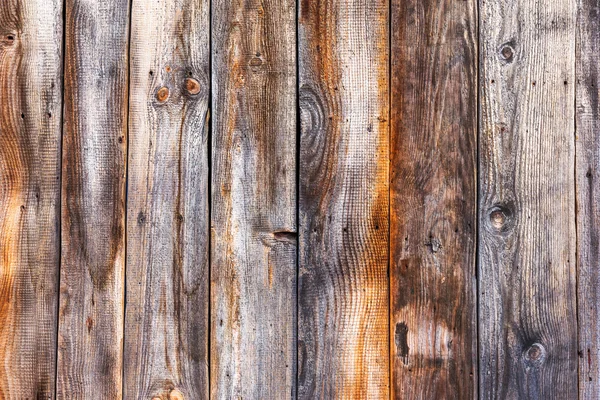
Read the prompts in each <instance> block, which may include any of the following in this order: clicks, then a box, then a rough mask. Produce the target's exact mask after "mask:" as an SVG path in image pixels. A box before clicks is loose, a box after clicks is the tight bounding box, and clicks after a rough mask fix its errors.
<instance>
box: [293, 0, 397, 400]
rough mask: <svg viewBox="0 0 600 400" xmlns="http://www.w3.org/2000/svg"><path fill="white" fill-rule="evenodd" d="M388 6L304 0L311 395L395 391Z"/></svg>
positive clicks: (302, 211)
mask: <svg viewBox="0 0 600 400" xmlns="http://www.w3.org/2000/svg"><path fill="white" fill-rule="evenodd" d="M388 9H389V4H388V2H387V1H386V0H374V1H371V0H369V1H367V0H358V1H346V0H323V1H309V0H303V1H301V2H300V10H299V21H298V23H299V43H298V46H299V85H300V86H299V87H300V89H299V90H300V92H299V98H300V117H301V137H300V163H299V164H300V170H299V174H300V201H299V215H300V219H299V222H300V249H299V268H300V277H299V289H298V303H299V309H298V313H299V326H298V336H299V338H298V357H299V366H298V368H299V371H298V392H299V393H298V394H299V397H300V398H302V399H313V398H353V399H358V398H370V399H378V398H387V397H388V396H389V343H388V338H389V335H388V329H389V298H388V245H389V241H388V221H389V214H388V212H389V209H388V202H389V190H388V189H389V186H388V166H389V163H388V155H389V154H388V153H389V147H388V143H389V137H388V135H389V129H388V120H389V108H388V103H389V92H388V90H389V82H388V71H389V68H388V63H389V49H388V35H389V30H388V28H389V23H388V22H389V21H388Z"/></svg>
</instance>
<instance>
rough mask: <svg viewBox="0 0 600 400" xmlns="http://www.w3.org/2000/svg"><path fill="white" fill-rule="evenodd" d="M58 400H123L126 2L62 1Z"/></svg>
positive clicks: (126, 70)
mask: <svg viewBox="0 0 600 400" xmlns="http://www.w3.org/2000/svg"><path fill="white" fill-rule="evenodd" d="M65 8H66V25H65V30H66V33H65V37H66V41H65V43H66V44H65V46H66V47H65V78H64V79H65V109H64V131H63V159H62V176H63V178H62V254H61V255H62V258H61V260H62V261H61V277H60V309H59V337H58V382H57V397H59V398H68V399H72V398H73V399H75V398H86V399H87V398H96V399H119V398H121V397H122V377H121V376H122V346H123V310H124V304H123V295H124V264H125V181H126V176H125V175H126V168H125V165H126V150H127V86H128V82H127V77H128V68H127V65H128V57H127V51H128V44H127V43H128V25H129V12H128V10H129V1H127V0H108V1H102V2H98V1H93V0H67V1H66V7H65Z"/></svg>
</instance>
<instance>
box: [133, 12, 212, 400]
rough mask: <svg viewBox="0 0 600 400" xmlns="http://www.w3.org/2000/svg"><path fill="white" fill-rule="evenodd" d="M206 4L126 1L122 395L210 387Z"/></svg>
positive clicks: (197, 391) (203, 393) (186, 393)
mask: <svg viewBox="0 0 600 400" xmlns="http://www.w3.org/2000/svg"><path fill="white" fill-rule="evenodd" d="M209 11H210V9H209V2H208V1H207V0H177V1H169V2H157V1H155V0H142V1H135V2H134V3H133V8H132V10H131V13H132V22H131V24H132V26H131V88H130V108H129V166H128V197H127V305H126V306H127V307H126V324H125V366H124V368H125V378H124V379H125V382H124V384H125V389H124V395H125V398H131V399H151V398H153V397H158V398H161V399H168V398H170V399H204V398H207V397H208V245H209V242H208V240H209V225H208V223H209V221H208V204H209V189H208V179H209V169H208V133H209V131H208V123H209V122H208V119H209V110H208V101H209V93H210V71H209V56H210V54H209V40H210V30H209V22H210V21H209ZM177 396H181V397H177Z"/></svg>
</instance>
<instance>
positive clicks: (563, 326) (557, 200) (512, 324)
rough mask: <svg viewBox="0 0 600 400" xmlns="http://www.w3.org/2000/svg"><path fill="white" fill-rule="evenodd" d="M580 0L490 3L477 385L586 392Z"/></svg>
mask: <svg viewBox="0 0 600 400" xmlns="http://www.w3.org/2000/svg"><path fill="white" fill-rule="evenodd" d="M575 12H576V4H575V1H573V0H562V1H548V0H518V1H516V2H509V1H503V0H498V1H483V0H482V1H481V2H480V13H481V15H480V21H482V26H481V30H480V40H481V52H482V54H481V58H482V68H481V81H480V82H481V109H480V112H481V125H480V129H481V131H480V135H481V136H480V152H479V157H480V181H479V184H480V189H479V192H480V196H481V198H480V205H479V206H480V209H479V215H480V230H479V231H480V237H479V268H480V269H479V296H480V297H479V310H480V311H479V317H480V323H479V340H480V343H479V352H480V393H481V397H483V398H530V399H567V398H574V397H576V396H577V395H576V393H577V363H578V361H577V310H576V299H575V296H576V287H575V283H576V275H575V274H576V258H575V248H576V235H575V193H574V187H575V182H574V175H575V174H574V173H575V171H574V163H575V159H574V156H575V132H574V118H575V114H574V111H575V110H574V104H575V99H574V88H575V80H574V78H575V74H574V72H575V70H574V68H575V60H574V58H573V57H574V55H575Z"/></svg>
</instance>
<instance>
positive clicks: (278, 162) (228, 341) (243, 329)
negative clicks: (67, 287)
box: [211, 0, 297, 399]
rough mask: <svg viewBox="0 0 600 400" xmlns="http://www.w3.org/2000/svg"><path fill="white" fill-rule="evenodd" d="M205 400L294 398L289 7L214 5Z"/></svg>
mask: <svg viewBox="0 0 600 400" xmlns="http://www.w3.org/2000/svg"><path fill="white" fill-rule="evenodd" d="M212 7H213V9H212V16H213V21H212V43H213V49H214V52H213V74H212V79H213V107H214V109H213V110H214V117H215V118H214V124H213V140H212V144H213V154H212V157H213V173H212V196H213V197H212V206H213V208H212V237H211V240H212V264H211V397H212V398H218V399H231V398H249V399H282V398H294V397H295V389H296V388H295V377H296V368H295V367H296V329H295V321H296V238H297V230H296V229H297V228H296V175H295V172H296V155H295V152H296V57H295V51H296V50H295V48H296V38H295V36H296V35H295V9H296V7H295V1H293V0H265V1H259V0H250V1H242V0H234V1H229V0H214V1H213V2H212Z"/></svg>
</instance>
